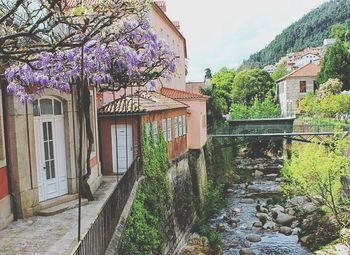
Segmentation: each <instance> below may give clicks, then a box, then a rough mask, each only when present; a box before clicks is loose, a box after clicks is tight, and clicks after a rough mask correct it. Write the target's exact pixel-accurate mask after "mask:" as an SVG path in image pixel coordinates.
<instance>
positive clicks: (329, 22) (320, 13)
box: [243, 0, 350, 66]
mask: <svg viewBox="0 0 350 255" xmlns="http://www.w3.org/2000/svg"><path fill="white" fill-rule="evenodd" d="M338 23H340V24H345V26H346V27H348V28H349V27H350V25H349V24H350V2H349V1H348V0H337V1H328V2H326V3H324V4H322V5H321V6H320V7H318V8H316V9H314V10H312V11H311V12H309V13H308V14H306V15H305V16H304V17H303V18H301V19H300V20H298V21H297V22H295V23H294V24H292V25H291V26H289V27H288V28H286V29H285V30H284V31H283V32H282V33H281V34H279V35H278V36H277V37H276V38H275V39H274V40H273V41H272V42H271V43H270V44H269V45H268V46H267V47H265V48H264V49H262V50H261V51H259V52H257V53H255V54H253V55H251V56H250V58H249V59H248V60H247V61H245V63H244V64H243V65H244V66H257V65H258V66H265V65H267V64H273V63H276V62H277V61H278V60H279V59H280V58H281V57H283V56H285V55H286V54H287V53H288V52H295V51H300V50H303V49H305V48H306V47H316V46H321V45H322V43H323V40H324V39H326V38H327V37H329V35H330V31H331V28H332V26H333V25H335V24H338Z"/></svg>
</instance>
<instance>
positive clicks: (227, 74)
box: [211, 67, 237, 107]
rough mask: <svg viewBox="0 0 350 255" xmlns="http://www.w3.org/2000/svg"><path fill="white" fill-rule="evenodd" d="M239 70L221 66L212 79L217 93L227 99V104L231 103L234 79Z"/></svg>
mask: <svg viewBox="0 0 350 255" xmlns="http://www.w3.org/2000/svg"><path fill="white" fill-rule="evenodd" d="M236 74H237V72H236V71H235V70H234V69H228V68H227V67H224V68H221V69H220V70H219V71H218V72H216V73H215V74H214V76H213V78H212V79H211V84H212V86H213V87H215V88H216V90H217V95H218V96H219V97H222V98H224V99H225V100H226V105H227V106H228V107H230V105H231V101H232V99H231V92H232V87H233V81H234V79H235V76H236Z"/></svg>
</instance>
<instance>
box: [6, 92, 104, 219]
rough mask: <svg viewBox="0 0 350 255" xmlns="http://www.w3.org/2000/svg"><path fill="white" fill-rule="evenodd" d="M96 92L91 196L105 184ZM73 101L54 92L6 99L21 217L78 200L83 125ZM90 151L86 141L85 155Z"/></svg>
mask: <svg viewBox="0 0 350 255" xmlns="http://www.w3.org/2000/svg"><path fill="white" fill-rule="evenodd" d="M95 94H96V93H95V91H94V90H92V91H91V106H90V118H91V126H92V131H93V135H94V144H93V148H92V155H91V158H90V165H91V171H92V172H91V176H90V178H89V184H90V186H91V190H92V192H93V191H95V190H96V189H97V188H98V186H99V184H100V181H101V180H100V179H101V173H100V164H99V151H98V136H97V109H96V100H95ZM74 98H75V97H74V95H68V94H61V93H59V92H58V91H56V90H51V89H47V90H46V91H45V93H44V94H43V95H42V96H40V97H37V98H35V100H34V101H33V102H32V103H26V104H22V103H20V102H19V100H18V98H17V97H16V96H13V95H7V96H6V97H5V103H4V105H5V120H6V123H7V131H8V132H7V134H6V135H7V140H8V152H9V155H8V159H9V167H10V169H11V186H12V189H13V191H12V192H13V196H14V198H15V201H16V208H17V209H16V211H17V214H18V216H19V217H20V218H26V217H29V216H32V215H35V214H37V213H39V212H40V211H41V210H43V209H46V208H49V207H52V206H55V205H58V204H60V203H64V202H67V201H71V200H74V199H76V198H77V192H78V179H77V176H78V175H77V168H76V166H77V155H78V151H79V150H78V148H79V147H78V146H79V141H78V137H79V136H78V134H79V132H78V130H79V128H78V125H79V123H78V113H77V109H76V105H75V104H76V101H75V99H74ZM84 140H85V141H86V138H85V139H84ZM86 150H87V144H86V143H84V145H83V155H86V153H85V152H86ZM85 157H86V156H85ZM84 161H86V160H84Z"/></svg>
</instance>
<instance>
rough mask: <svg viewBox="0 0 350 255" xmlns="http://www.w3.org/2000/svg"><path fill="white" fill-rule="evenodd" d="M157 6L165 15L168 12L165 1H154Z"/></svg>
mask: <svg viewBox="0 0 350 255" xmlns="http://www.w3.org/2000/svg"><path fill="white" fill-rule="evenodd" d="M154 2H155V3H156V5H158V7H159V8H160V9H161V10H162V11H163V12H164V13H165V12H166V3H165V1H154Z"/></svg>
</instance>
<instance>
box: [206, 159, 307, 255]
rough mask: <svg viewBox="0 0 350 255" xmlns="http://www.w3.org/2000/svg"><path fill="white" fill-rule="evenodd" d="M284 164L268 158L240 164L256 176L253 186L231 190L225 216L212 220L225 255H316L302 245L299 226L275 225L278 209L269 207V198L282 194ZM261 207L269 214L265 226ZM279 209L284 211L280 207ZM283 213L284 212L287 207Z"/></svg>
mask: <svg viewBox="0 0 350 255" xmlns="http://www.w3.org/2000/svg"><path fill="white" fill-rule="evenodd" d="M281 164H283V162H281V161H280V160H271V159H265V158H259V159H248V158H240V159H238V161H237V165H238V168H239V169H240V170H241V172H242V170H244V171H249V173H252V175H253V179H252V183H249V185H248V184H235V185H233V186H232V188H231V189H229V190H228V192H229V194H228V205H227V207H226V208H225V209H224V210H223V211H222V213H221V215H218V217H217V218H215V219H212V220H211V225H212V226H213V227H214V226H217V228H218V229H219V230H220V231H221V232H222V235H223V247H222V248H223V253H224V254H225V255H238V254H239V255H244V254H256V255H307V254H312V253H311V252H310V251H308V250H307V249H306V248H304V247H303V246H301V245H300V244H299V243H298V235H297V234H298V228H297V224H296V223H295V222H293V223H291V224H289V226H290V227H280V226H281V225H280V224H275V223H274V220H273V219H272V217H271V212H272V211H273V210H275V209H276V208H272V207H273V206H271V205H270V206H268V205H267V204H266V203H267V200H268V199H269V198H272V197H273V196H279V194H280V191H279V186H280V182H281V179H280V178H279V170H280V169H281V167H282V166H281ZM258 204H259V205H260V206H262V208H263V211H264V212H265V214H264V215H265V216H267V215H268V218H267V220H266V222H265V221H264V220H263V223H261V221H260V220H259V219H258V217H257V209H256V206H257V205H258ZM275 207H277V209H278V208H281V207H280V206H279V205H275ZM265 208H267V209H265ZM277 209H276V210H277ZM279 210H281V211H282V212H284V209H283V207H282V209H279ZM261 214H263V213H261ZM281 214H283V216H284V217H287V216H290V215H288V214H287V213H286V214H284V213H281ZM286 215H287V216H286ZM265 216H264V217H265ZM281 217H282V216H281ZM293 224H294V226H293ZM253 225H255V226H253ZM282 229H283V231H282ZM281 232H285V233H286V234H288V235H286V234H283V233H281ZM248 239H249V240H248Z"/></svg>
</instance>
